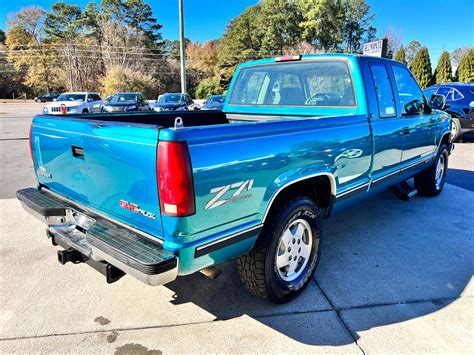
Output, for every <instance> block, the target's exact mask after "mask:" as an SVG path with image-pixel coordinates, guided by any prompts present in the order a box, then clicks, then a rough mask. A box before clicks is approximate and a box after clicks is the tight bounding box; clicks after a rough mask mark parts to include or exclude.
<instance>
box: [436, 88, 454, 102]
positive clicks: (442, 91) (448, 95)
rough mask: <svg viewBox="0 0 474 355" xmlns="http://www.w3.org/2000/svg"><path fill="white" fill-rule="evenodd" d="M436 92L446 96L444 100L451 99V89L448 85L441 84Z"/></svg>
mask: <svg viewBox="0 0 474 355" xmlns="http://www.w3.org/2000/svg"><path fill="white" fill-rule="evenodd" d="M436 94H438V95H443V96H444V97H445V98H446V101H451V100H452V99H453V91H452V89H451V88H450V87H447V86H442V87H440V88H439V89H438V91H436Z"/></svg>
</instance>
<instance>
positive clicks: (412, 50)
mask: <svg viewBox="0 0 474 355" xmlns="http://www.w3.org/2000/svg"><path fill="white" fill-rule="evenodd" d="M420 48H421V43H420V42H418V41H411V42H409V43H408V44H407V47H406V48H405V58H406V60H407V64H408V65H409V66H410V65H411V62H412V61H413V59H415V56H416V54H417V53H418V51H419V50H420Z"/></svg>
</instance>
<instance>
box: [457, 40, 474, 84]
mask: <svg viewBox="0 0 474 355" xmlns="http://www.w3.org/2000/svg"><path fill="white" fill-rule="evenodd" d="M456 77H457V80H458V81H460V82H464V83H472V82H474V48H471V49H470V50H469V51H468V52H467V53H466V54H464V55H463V56H462V58H461V60H460V62H459V66H458V68H457V70H456Z"/></svg>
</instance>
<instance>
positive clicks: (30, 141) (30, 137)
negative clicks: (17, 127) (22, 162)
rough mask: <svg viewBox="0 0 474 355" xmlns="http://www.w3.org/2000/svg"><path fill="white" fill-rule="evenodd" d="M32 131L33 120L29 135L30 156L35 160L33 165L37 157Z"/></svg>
mask: <svg viewBox="0 0 474 355" xmlns="http://www.w3.org/2000/svg"><path fill="white" fill-rule="evenodd" d="M32 131H33V122H31V124H30V133H29V135H28V137H29V144H30V157H31V161H32V162H33V165H35V158H34V157H33V138H32Z"/></svg>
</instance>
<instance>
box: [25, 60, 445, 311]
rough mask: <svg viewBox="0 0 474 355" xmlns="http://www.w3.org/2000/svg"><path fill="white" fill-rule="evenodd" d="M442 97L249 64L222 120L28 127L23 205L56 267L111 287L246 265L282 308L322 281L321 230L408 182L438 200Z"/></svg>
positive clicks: (182, 114)
mask: <svg viewBox="0 0 474 355" xmlns="http://www.w3.org/2000/svg"><path fill="white" fill-rule="evenodd" d="M443 99H444V98H443V97H442V96H441V97H440V96H436V95H435V96H433V97H432V99H431V102H430V103H427V101H426V99H425V97H424V96H423V93H422V91H421V89H420V88H419V86H418V85H417V83H416V81H415V79H414V78H413V76H412V75H411V74H410V71H409V70H408V69H407V68H406V67H405V66H404V65H402V64H400V63H398V62H395V61H391V60H388V59H383V58H375V57H366V56H355V55H343V54H334V55H306V56H285V57H280V58H272V59H264V60H257V61H252V62H247V63H244V64H241V65H240V66H239V67H238V68H237V70H236V72H235V75H234V77H233V79H232V82H231V84H230V87H229V93H228V95H227V97H226V101H225V104H224V109H223V111H201V112H200V111H188V112H186V111H163V112H150V113H136V114H130V113H116V114H87V115H80V114H79V115H67V116H66V115H64V116H61V115H55V116H53V115H39V116H36V117H34V119H33V122H32V125H31V132H30V147H31V156H32V159H33V163H34V169H35V174H36V178H37V180H38V186H37V187H35V188H27V189H23V190H20V191H18V192H17V197H18V199H19V200H20V201H21V202H22V204H23V206H24V207H25V208H26V210H28V211H29V212H31V213H32V214H33V215H35V216H36V217H38V218H40V219H41V220H42V221H44V222H45V223H46V225H47V235H48V237H49V238H50V239H51V241H52V243H53V245H60V246H61V247H62V248H61V249H60V250H58V259H59V261H60V263H61V264H65V263H68V262H72V263H86V264H89V265H90V266H92V267H94V268H95V269H97V270H98V271H100V272H101V273H102V274H104V275H105V276H106V278H107V282H109V283H111V282H114V281H116V280H118V279H119V278H120V277H122V276H123V275H124V274H129V275H132V276H134V277H135V278H137V279H139V280H141V281H143V282H145V283H146V284H149V285H162V284H165V283H168V282H171V281H173V280H174V279H175V278H176V277H178V276H179V275H187V274H190V273H194V272H197V271H200V270H203V269H206V268H208V267H210V266H213V265H217V264H220V263H223V262H225V261H228V260H231V259H234V258H237V265H238V269H239V272H240V276H241V278H242V281H243V282H244V284H245V285H246V287H247V288H248V289H249V290H250V291H251V292H252V293H253V294H255V295H257V296H259V297H261V298H264V299H269V300H271V301H274V302H285V301H288V300H290V299H292V298H294V297H295V296H296V295H298V294H299V293H300V292H301V291H302V290H303V289H304V288H305V286H307V284H308V283H309V282H310V279H311V277H312V275H313V273H314V271H315V269H316V267H317V264H318V261H319V259H320V240H321V238H322V229H321V225H322V220H323V219H325V218H328V217H329V216H330V215H331V214H332V213H336V212H338V211H341V210H342V209H343V208H344V207H345V206H347V205H348V204H350V203H354V202H357V201H360V200H361V199H363V198H366V197H367V196H369V195H371V194H374V193H377V192H380V191H382V190H384V189H387V188H388V187H391V186H394V185H397V184H400V183H403V182H405V181H406V180H407V179H409V178H412V177H414V189H416V190H417V192H418V194H420V195H423V196H436V195H437V194H439V193H440V192H441V190H442V189H443V185H444V182H445V177H446V172H447V164H448V156H449V153H450V152H451V149H452V145H451V143H450V142H451V140H450V131H451V118H450V116H449V115H447V114H446V113H445V112H443V111H440V110H438V109H437V108H439V107H442V106H443V102H442V101H443ZM405 186H407V185H406V184H405ZM45 276H46V275H45ZM190 287H192V285H190Z"/></svg>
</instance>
